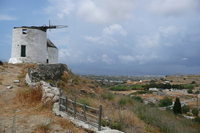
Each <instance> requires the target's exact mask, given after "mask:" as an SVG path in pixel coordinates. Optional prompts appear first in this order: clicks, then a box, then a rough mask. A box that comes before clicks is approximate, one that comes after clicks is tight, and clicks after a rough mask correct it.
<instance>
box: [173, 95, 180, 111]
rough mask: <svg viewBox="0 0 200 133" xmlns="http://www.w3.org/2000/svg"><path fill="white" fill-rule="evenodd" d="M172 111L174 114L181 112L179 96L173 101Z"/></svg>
mask: <svg viewBox="0 0 200 133" xmlns="http://www.w3.org/2000/svg"><path fill="white" fill-rule="evenodd" d="M173 113H174V114H175V115H177V114H182V111H181V103H180V100H179V98H176V101H175V103H174V106H173Z"/></svg>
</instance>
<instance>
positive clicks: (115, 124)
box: [102, 120, 122, 130]
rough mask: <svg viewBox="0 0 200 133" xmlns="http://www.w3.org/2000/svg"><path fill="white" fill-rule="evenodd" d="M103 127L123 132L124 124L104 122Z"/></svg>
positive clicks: (115, 121) (116, 121)
mask: <svg viewBox="0 0 200 133" xmlns="http://www.w3.org/2000/svg"><path fill="white" fill-rule="evenodd" d="M102 126H109V127H110V128H112V129H117V130H122V123H121V122H120V121H118V120H114V121H111V120H102Z"/></svg>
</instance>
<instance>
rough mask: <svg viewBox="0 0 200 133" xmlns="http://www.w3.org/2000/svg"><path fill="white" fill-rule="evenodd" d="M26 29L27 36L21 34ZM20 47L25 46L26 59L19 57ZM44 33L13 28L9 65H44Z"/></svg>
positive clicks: (45, 48)
mask: <svg viewBox="0 0 200 133" xmlns="http://www.w3.org/2000/svg"><path fill="white" fill-rule="evenodd" d="M22 29H27V34H22ZM21 45H25V46H26V57H21ZM46 57H47V35H46V32H44V31H42V30H39V29H31V28H14V29H13V35H12V52H11V58H10V60H9V63H23V62H30V63H46Z"/></svg>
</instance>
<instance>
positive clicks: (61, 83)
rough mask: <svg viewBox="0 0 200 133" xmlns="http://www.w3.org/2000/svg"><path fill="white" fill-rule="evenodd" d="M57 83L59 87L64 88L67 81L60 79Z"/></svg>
mask: <svg viewBox="0 0 200 133" xmlns="http://www.w3.org/2000/svg"><path fill="white" fill-rule="evenodd" d="M56 84H57V86H58V87H59V88H64V87H65V84H66V82H64V81H58V82H57V83H56Z"/></svg>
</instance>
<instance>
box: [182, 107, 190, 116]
mask: <svg viewBox="0 0 200 133" xmlns="http://www.w3.org/2000/svg"><path fill="white" fill-rule="evenodd" d="M181 110H182V113H184V114H186V113H187V112H189V111H190V108H189V107H188V106H186V105H184V106H183V107H182V108H181Z"/></svg>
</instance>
